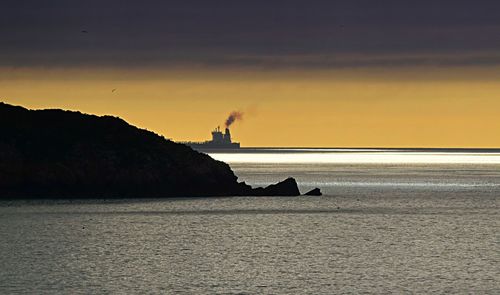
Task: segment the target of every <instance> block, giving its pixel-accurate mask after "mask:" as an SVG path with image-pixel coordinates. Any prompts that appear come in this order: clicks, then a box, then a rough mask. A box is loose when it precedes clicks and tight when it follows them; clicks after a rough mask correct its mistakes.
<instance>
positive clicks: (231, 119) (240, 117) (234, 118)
mask: <svg viewBox="0 0 500 295" xmlns="http://www.w3.org/2000/svg"><path fill="white" fill-rule="evenodd" d="M237 120H243V113H242V112H238V111H234V112H231V113H230V114H229V117H227V119H226V128H229V126H231V124H233V123H234V122H235V121H237Z"/></svg>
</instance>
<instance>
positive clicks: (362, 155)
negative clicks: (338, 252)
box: [210, 150, 500, 164]
mask: <svg viewBox="0 0 500 295" xmlns="http://www.w3.org/2000/svg"><path fill="white" fill-rule="evenodd" d="M353 151H354V150H351V152H338V150H331V152H328V150H323V151H322V152H318V151H314V150H311V151H309V152H307V151H306V152H304V151H301V152H296V153H294V152H293V151H291V152H286V153H280V152H278V151H272V152H269V153H262V152H255V153H252V152H245V153H233V152H232V153H224V152H221V153H210V156H212V157H213V158H214V159H216V160H220V161H224V162H226V163H337V164H500V153H456V152H452V153H449V152H353Z"/></svg>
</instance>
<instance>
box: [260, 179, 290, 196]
mask: <svg viewBox="0 0 500 295" xmlns="http://www.w3.org/2000/svg"><path fill="white" fill-rule="evenodd" d="M252 195H254V196H300V191H299V188H298V186H297V181H295V179H294V178H292V177H289V178H287V179H285V180H283V181H281V182H278V183H277V184H271V185H270V186H267V187H265V188H261V187H259V188H254V189H252Z"/></svg>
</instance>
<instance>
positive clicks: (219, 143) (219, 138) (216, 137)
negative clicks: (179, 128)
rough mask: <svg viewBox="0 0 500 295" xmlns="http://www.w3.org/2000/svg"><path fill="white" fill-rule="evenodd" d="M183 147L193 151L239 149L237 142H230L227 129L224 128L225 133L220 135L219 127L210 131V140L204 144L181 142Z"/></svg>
mask: <svg viewBox="0 0 500 295" xmlns="http://www.w3.org/2000/svg"><path fill="white" fill-rule="evenodd" d="M182 143H183V144H185V145H188V146H190V147H192V148H193V149H195V150H203V149H239V148H240V143H239V142H232V140H231V133H230V132H229V128H226V130H225V132H224V133H222V131H221V130H220V127H217V128H215V129H214V131H212V140H207V141H204V142H192V141H188V142H182Z"/></svg>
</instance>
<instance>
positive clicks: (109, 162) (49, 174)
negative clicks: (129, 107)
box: [0, 103, 300, 198]
mask: <svg viewBox="0 0 500 295" xmlns="http://www.w3.org/2000/svg"><path fill="white" fill-rule="evenodd" d="M244 195H247V196H297V195H300V193H299V190H298V188H297V183H296V181H295V180H294V179H293V178H289V179H286V180H285V181H283V182H280V183H278V184H276V185H271V186H269V187H266V188H257V189H254V188H251V187H250V186H249V185H247V184H245V183H244V182H238V181H237V177H236V176H235V174H234V173H233V171H232V170H231V168H230V167H229V165H227V164H226V163H223V162H220V161H216V160H214V159H212V158H211V157H209V156H208V155H206V154H203V153H199V152H196V151H194V150H193V149H191V148H190V147H188V146H186V145H183V144H179V143H175V142H172V141H170V140H167V139H165V138H164V137H162V136H159V135H157V134H155V133H153V132H150V131H147V130H143V129H139V128H137V127H134V126H132V125H130V124H128V123H127V122H125V121H124V120H122V119H120V118H117V117H112V116H102V117H99V116H95V115H87V114H82V113H80V112H72V111H63V110H28V109H25V108H23V107H19V106H12V105H8V104H5V103H0V198H13V197H22V198H101V197H118V198H124V197H134V198H150V197H209V196H244Z"/></svg>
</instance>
